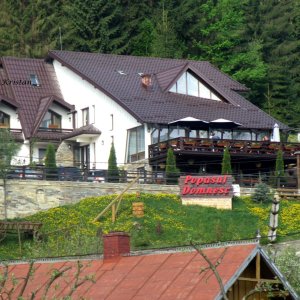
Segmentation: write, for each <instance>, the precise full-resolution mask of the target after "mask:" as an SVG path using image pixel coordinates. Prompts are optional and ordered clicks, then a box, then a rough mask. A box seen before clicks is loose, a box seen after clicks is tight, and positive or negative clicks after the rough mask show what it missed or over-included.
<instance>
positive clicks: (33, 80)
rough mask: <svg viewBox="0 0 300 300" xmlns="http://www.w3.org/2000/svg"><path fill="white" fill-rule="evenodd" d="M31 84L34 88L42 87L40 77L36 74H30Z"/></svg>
mask: <svg viewBox="0 0 300 300" xmlns="http://www.w3.org/2000/svg"><path fill="white" fill-rule="evenodd" d="M30 82H31V85H32V86H40V83H39V80H38V77H37V75H36V74H30Z"/></svg>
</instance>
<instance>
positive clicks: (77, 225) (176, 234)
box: [0, 193, 300, 259]
mask: <svg viewBox="0 0 300 300" xmlns="http://www.w3.org/2000/svg"><path fill="white" fill-rule="evenodd" d="M115 197H116V195H111V196H101V197H94V198H87V199H84V200H82V201H80V202H79V203H77V204H75V205H68V206H63V207H58V208H53V209H50V210H48V211H45V212H40V213H38V214H35V215H33V216H30V217H28V218H26V220H30V221H39V222H43V230H42V239H41V240H39V241H31V240H25V239H24V238H22V243H21V244H19V243H18V237H17V236H16V235H14V236H9V237H8V238H7V239H5V240H4V241H3V242H1V244H0V257H1V258H2V259H17V258H33V257H49V256H68V255H79V254H91V253H101V251H102V247H101V238H100V237H99V236H100V235H101V233H107V232H109V231H112V230H118V231H119V230H122V231H126V232H129V233H130V234H131V236H132V239H131V240H132V248H133V249H140V248H143V249H145V248H160V247H171V246H179V245H187V244H189V242H190V241H191V240H192V241H194V242H196V243H212V242H217V241H227V240H239V239H250V238H253V237H254V236H255V232H256V230H257V229H258V228H259V229H260V230H261V232H262V234H263V235H266V234H267V231H268V219H269V211H270V204H257V203H254V202H252V201H251V200H250V198H249V197H241V198H235V199H234V200H233V210H231V211H230V210H217V209H214V208H206V207H200V206H182V205H181V201H180V199H179V198H178V197H177V196H174V195H165V194H159V195H152V194H143V193H142V194H141V196H140V199H138V200H139V201H142V202H144V205H145V216H144V218H135V217H133V215H132V202H134V201H136V200H137V199H136V195H135V194H127V195H125V196H124V198H123V200H122V203H121V206H120V211H119V214H118V218H117V221H116V222H115V224H112V222H111V211H108V212H107V214H105V215H104V217H103V218H101V219H100V221H99V222H94V221H93V220H94V218H95V217H96V216H97V215H98V213H99V212H101V211H102V210H103V209H104V208H105V207H106V206H107V205H108V204H109V202H110V201H111V200H112V199H114V198H115ZM299 209H300V203H294V202H287V201H283V202H282V203H281V210H280V211H281V214H280V222H279V224H280V230H279V233H281V234H287V233H289V232H295V231H300V221H299V216H298V215H299V213H298V212H299ZM298 237H299V236H298Z"/></svg>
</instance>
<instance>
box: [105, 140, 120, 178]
mask: <svg viewBox="0 0 300 300" xmlns="http://www.w3.org/2000/svg"><path fill="white" fill-rule="evenodd" d="M119 177H120V173H119V169H118V166H117V158H116V150H115V146H114V143H112V144H111V148H110V153H109V158H108V171H107V181H108V182H119Z"/></svg>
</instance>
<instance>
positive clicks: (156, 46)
mask: <svg viewBox="0 0 300 300" xmlns="http://www.w3.org/2000/svg"><path fill="white" fill-rule="evenodd" d="M181 45H182V43H180V42H179V41H178V38H177V35H176V32H175V30H174V26H173V24H172V22H171V21H170V17H169V12H168V10H166V9H165V8H164V7H163V8H162V11H161V14H160V16H159V17H158V20H157V21H156V26H155V30H154V39H153V45H152V55H153V56H157V57H166V58H181V57H182V53H183V49H182V47H181Z"/></svg>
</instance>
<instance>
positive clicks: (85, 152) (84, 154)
mask: <svg viewBox="0 0 300 300" xmlns="http://www.w3.org/2000/svg"><path fill="white" fill-rule="evenodd" d="M80 161H81V168H82V169H89V168H90V146H89V145H88V146H83V147H80Z"/></svg>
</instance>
